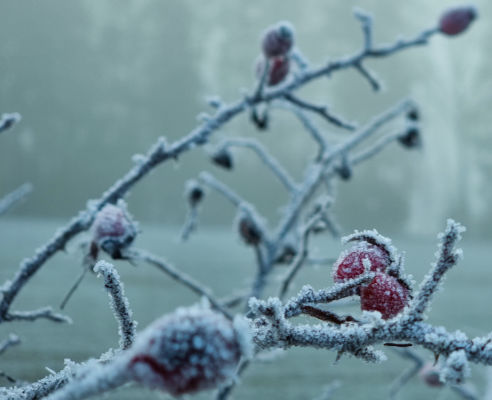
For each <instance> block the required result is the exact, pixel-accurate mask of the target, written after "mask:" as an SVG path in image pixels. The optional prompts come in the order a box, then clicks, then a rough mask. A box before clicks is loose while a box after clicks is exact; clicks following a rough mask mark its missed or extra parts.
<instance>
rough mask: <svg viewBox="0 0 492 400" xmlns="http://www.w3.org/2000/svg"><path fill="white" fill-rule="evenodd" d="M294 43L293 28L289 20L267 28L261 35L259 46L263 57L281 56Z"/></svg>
mask: <svg viewBox="0 0 492 400" xmlns="http://www.w3.org/2000/svg"><path fill="white" fill-rule="evenodd" d="M293 44H294V28H293V27H292V25H291V24H290V23H289V22H285V21H283V22H279V23H278V24H276V25H274V26H271V27H270V28H268V29H267V30H266V32H265V34H264V35H263V40H262V43H261V47H262V50H263V54H265V57H277V56H283V55H285V54H287V53H288V52H289V50H290V49H291V48H292V45H293Z"/></svg>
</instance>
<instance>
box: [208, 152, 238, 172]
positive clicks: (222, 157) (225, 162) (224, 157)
mask: <svg viewBox="0 0 492 400" xmlns="http://www.w3.org/2000/svg"><path fill="white" fill-rule="evenodd" d="M212 161H213V162H214V164H216V165H218V166H219V167H222V168H224V169H232V168H233V167H234V161H233V158H232V155H231V153H229V152H228V151H227V150H219V151H218V152H217V153H215V154H213V155H212Z"/></svg>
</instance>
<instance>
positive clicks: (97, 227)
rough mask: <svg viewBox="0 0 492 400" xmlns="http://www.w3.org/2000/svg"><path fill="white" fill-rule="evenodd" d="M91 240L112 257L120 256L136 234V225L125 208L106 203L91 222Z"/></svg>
mask: <svg viewBox="0 0 492 400" xmlns="http://www.w3.org/2000/svg"><path fill="white" fill-rule="evenodd" d="M92 232H93V242H94V243H95V244H96V245H97V246H98V247H99V248H101V249H103V250H104V251H106V252H107V253H108V254H109V255H111V257H113V258H121V250H122V249H124V248H126V247H128V246H129V245H130V244H131V243H132V242H133V240H134V239H135V237H136V235H137V227H136V225H135V223H134V222H133V220H132V219H131V217H130V216H129V215H128V212H127V211H126V209H125V208H122V207H120V206H115V205H113V204H106V205H105V206H104V207H103V208H102V209H101V210H100V211H99V213H98V214H97V215H96V218H95V220H94V223H93V224H92Z"/></svg>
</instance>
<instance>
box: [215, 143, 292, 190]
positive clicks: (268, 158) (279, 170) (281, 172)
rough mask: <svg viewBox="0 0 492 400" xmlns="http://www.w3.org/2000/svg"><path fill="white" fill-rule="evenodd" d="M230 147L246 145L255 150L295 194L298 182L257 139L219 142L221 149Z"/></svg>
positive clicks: (245, 146)
mask: <svg viewBox="0 0 492 400" xmlns="http://www.w3.org/2000/svg"><path fill="white" fill-rule="evenodd" d="M229 147H244V148H248V149H250V150H253V151H254V152H255V153H256V154H257V155H258V157H259V158H260V160H261V161H263V163H264V164H265V165H266V166H267V167H268V169H270V171H272V173H273V174H274V175H275V176H276V177H277V178H278V180H279V181H280V182H281V183H282V184H283V185H284V186H285V188H286V189H287V190H288V191H289V192H290V193H292V194H295V193H296V192H297V188H296V184H295V182H294V180H293V179H292V178H291V177H290V176H289V173H288V172H287V171H286V170H285V169H284V168H283V167H282V165H280V163H279V162H278V161H277V160H276V159H275V158H274V157H273V156H272V155H271V154H270V153H269V152H268V150H267V149H265V147H263V146H262V144H261V143H260V142H258V141H257V140H255V139H246V138H231V139H226V140H224V141H223V142H222V143H221V144H219V149H226V148H229Z"/></svg>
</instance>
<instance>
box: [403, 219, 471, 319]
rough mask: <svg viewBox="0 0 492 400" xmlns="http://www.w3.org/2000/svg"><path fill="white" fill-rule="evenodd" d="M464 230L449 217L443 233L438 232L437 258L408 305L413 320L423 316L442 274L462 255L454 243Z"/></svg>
mask: <svg viewBox="0 0 492 400" xmlns="http://www.w3.org/2000/svg"><path fill="white" fill-rule="evenodd" d="M464 231H465V228H464V227H463V226H462V225H461V224H459V223H457V222H455V221H453V220H452V219H449V220H448V223H447V227H446V230H445V231H444V233H441V234H439V236H438V239H439V250H438V259H437V262H436V263H435V264H433V266H432V269H431V271H430V272H429V273H428V274H427V275H426V277H425V278H424V280H423V282H422V285H421V287H420V290H419V292H418V294H417V295H416V296H415V299H414V300H413V302H412V304H411V306H410V310H409V314H410V315H411V318H413V319H415V320H422V319H423V318H424V312H425V310H426V308H427V307H428V306H429V304H430V301H431V299H432V296H433V294H434V293H435V292H436V290H437V288H438V286H439V283H440V282H441V280H442V278H443V276H444V274H445V273H446V272H447V271H448V270H449V269H450V268H452V267H453V266H454V265H456V263H457V262H458V260H459V259H460V258H461V257H462V251H461V249H458V250H455V245H456V243H457V242H458V241H459V240H460V239H461V234H462V233H463V232H464Z"/></svg>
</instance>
